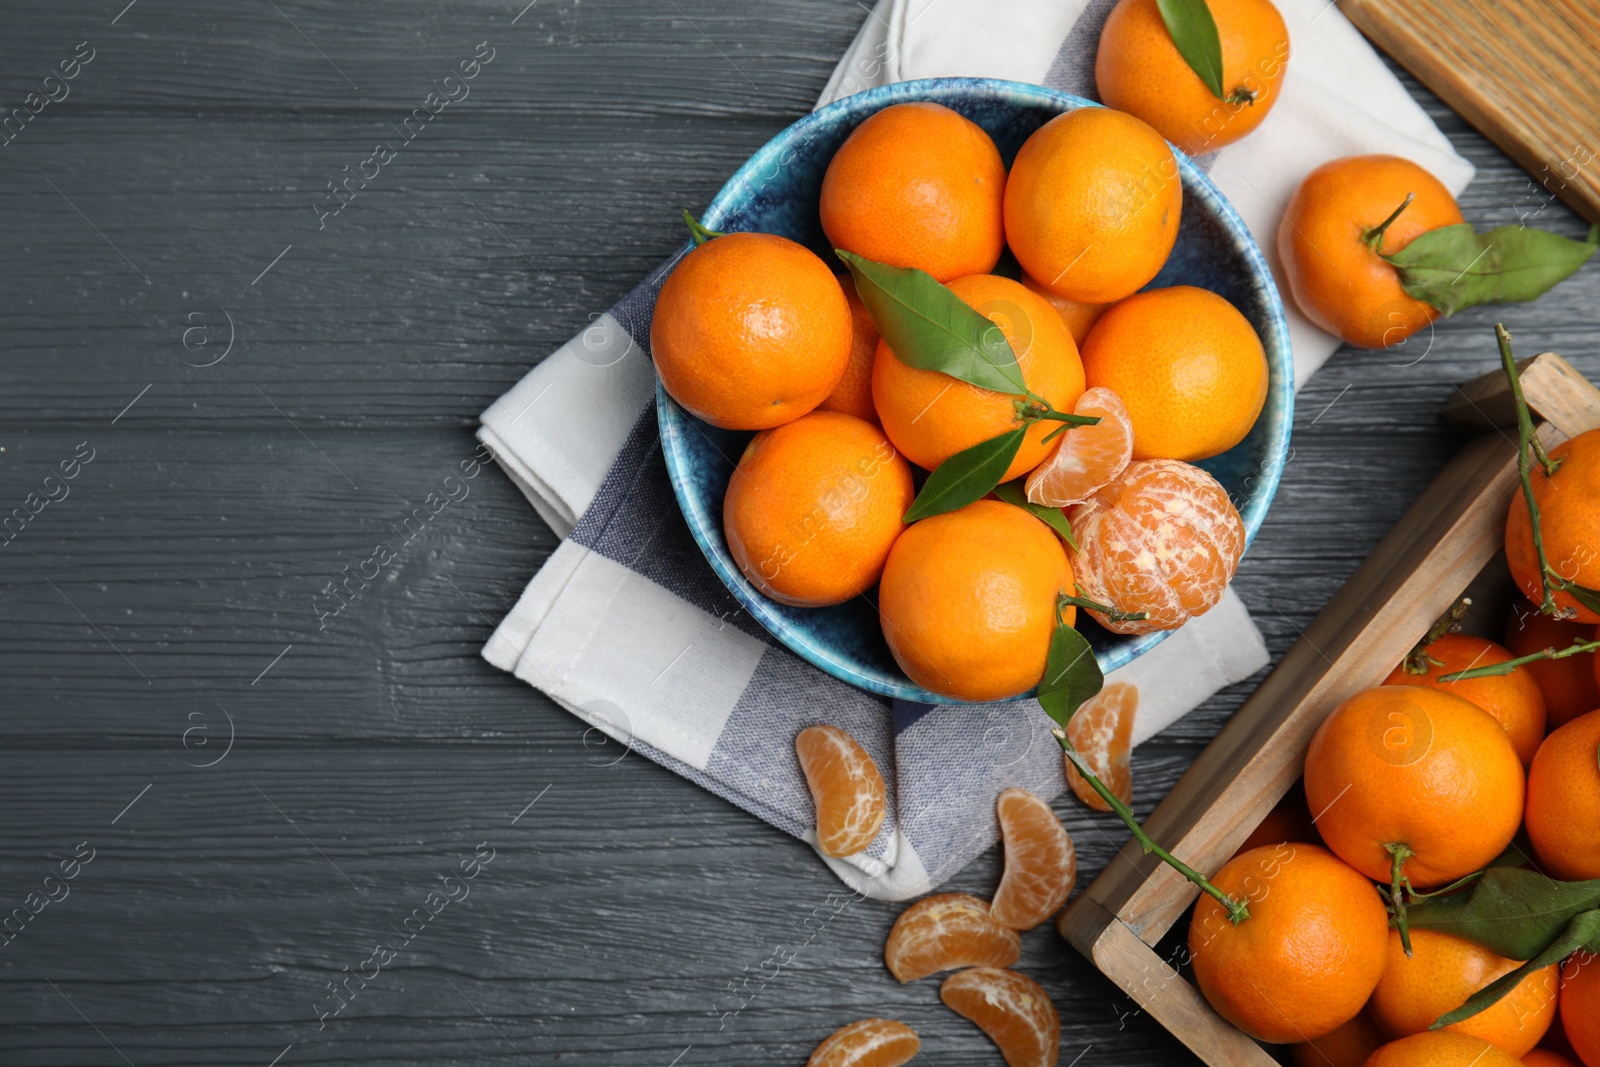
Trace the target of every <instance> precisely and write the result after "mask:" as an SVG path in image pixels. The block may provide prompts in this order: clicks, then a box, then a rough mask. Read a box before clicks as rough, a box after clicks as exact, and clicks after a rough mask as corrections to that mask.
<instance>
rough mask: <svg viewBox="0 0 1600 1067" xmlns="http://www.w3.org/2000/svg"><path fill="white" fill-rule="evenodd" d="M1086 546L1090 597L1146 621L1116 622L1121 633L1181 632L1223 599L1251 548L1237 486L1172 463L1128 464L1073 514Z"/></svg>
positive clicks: (1081, 565)
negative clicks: (1233, 490)
mask: <svg viewBox="0 0 1600 1067" xmlns="http://www.w3.org/2000/svg"><path fill="white" fill-rule="evenodd" d="M1068 517H1069V518H1070V520H1071V522H1072V529H1073V532H1074V533H1075V534H1076V535H1077V539H1078V543H1079V544H1080V545H1082V546H1083V547H1082V548H1081V549H1077V550H1074V551H1073V553H1072V558H1071V562H1072V573H1073V575H1074V576H1075V577H1076V579H1077V580H1078V582H1080V583H1081V584H1082V585H1083V592H1084V595H1085V596H1086V597H1088V598H1089V599H1090V600H1094V601H1098V602H1099V603H1101V604H1106V605H1108V606H1110V607H1113V608H1116V609H1117V610H1118V611H1123V612H1133V613H1136V612H1147V613H1148V614H1149V618H1147V619H1143V620H1129V621H1113V620H1112V619H1111V618H1108V617H1107V616H1106V615H1105V613H1103V612H1099V611H1090V612H1089V614H1091V615H1093V616H1094V617H1095V619H1096V621H1098V622H1099V623H1100V625H1102V626H1104V627H1105V628H1106V629H1108V630H1111V631H1112V632H1114V633H1119V634H1143V633H1150V632H1151V631H1153V630H1175V629H1177V628H1178V627H1179V626H1182V625H1183V624H1184V623H1185V622H1187V621H1188V620H1189V619H1191V618H1193V617H1194V616H1196V615H1204V614H1205V613H1206V612H1207V611H1210V610H1211V608H1212V607H1214V606H1215V605H1216V603H1217V601H1219V600H1221V599H1222V594H1223V592H1224V591H1225V590H1226V589H1227V588H1228V582H1229V581H1230V580H1232V578H1233V572H1234V570H1235V569H1236V568H1237V567H1238V566H1239V557H1240V556H1241V555H1243V554H1244V540H1245V534H1244V521H1243V520H1242V519H1241V518H1240V517H1239V510H1238V509H1237V508H1235V507H1234V506H1233V501H1232V500H1229V499H1228V491H1227V490H1226V489H1224V488H1222V486H1221V484H1220V483H1218V481H1217V480H1216V479H1215V478H1213V477H1211V475H1209V474H1207V473H1206V472H1205V471H1203V470H1201V469H1200V468H1199V467H1195V466H1192V465H1191V464H1188V463H1183V462H1180V461H1178V460H1173V459H1144V460H1138V461H1136V462H1134V463H1131V464H1129V466H1128V468H1127V470H1125V471H1123V472H1122V474H1121V475H1120V476H1119V477H1117V478H1115V479H1113V480H1112V482H1111V484H1109V485H1107V486H1105V487H1104V488H1102V489H1100V490H1099V491H1098V492H1096V493H1095V494H1094V495H1093V496H1091V497H1090V498H1089V499H1088V500H1086V501H1085V502H1084V503H1082V504H1079V505H1078V506H1077V507H1075V508H1073V509H1072V511H1071V513H1070V514H1069V516H1068Z"/></svg>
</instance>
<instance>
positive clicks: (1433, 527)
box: [1060, 353, 1600, 1067]
mask: <svg viewBox="0 0 1600 1067" xmlns="http://www.w3.org/2000/svg"><path fill="white" fill-rule="evenodd" d="M1519 366H1520V367H1521V374H1522V384H1523V392H1524V395H1525V396H1526V397H1527V400H1528V404H1529V406H1530V407H1531V408H1532V409H1533V411H1534V413H1535V418H1536V421H1537V422H1538V433H1539V437H1540V440H1541V441H1542V442H1543V443H1544V444H1545V445H1546V447H1551V446H1554V445H1555V444H1558V443H1559V442H1561V441H1563V440H1565V439H1567V438H1569V437H1572V436H1574V435H1576V434H1578V433H1581V432H1583V431H1584V430H1587V429H1592V428H1594V427H1596V426H1600V390H1596V389H1595V387H1594V386H1593V385H1591V384H1590V383H1589V382H1587V381H1586V380H1584V378H1583V377H1582V376H1581V375H1580V374H1578V373H1577V371H1575V370H1573V368H1572V367H1571V365H1570V364H1568V363H1567V362H1566V361H1565V360H1563V359H1562V358H1561V357H1560V356H1557V355H1554V354H1552V353H1545V354H1542V355H1538V356H1534V357H1533V358H1531V359H1528V360H1525V361H1523V362H1522V363H1521V364H1519ZM1444 416H1445V418H1446V419H1448V420H1449V421H1451V422H1454V423H1456V424H1457V425H1460V426H1465V427H1468V428H1471V429H1476V430H1482V431H1484V432H1483V433H1482V434H1481V436H1479V437H1477V438H1476V439H1474V440H1472V441H1470V442H1469V443H1468V444H1467V445H1466V446H1465V447H1464V448H1462V450H1461V452H1460V453H1459V454H1458V455H1457V456H1456V457H1455V459H1454V460H1452V461H1451V462H1450V464H1449V465H1448V466H1446V467H1445V469H1444V470H1443V471H1441V472H1440V474H1439V476H1438V477H1437V478H1435V479H1434V480H1433V483H1432V484H1431V485H1429V486H1428V488H1427V489H1426V490H1425V491H1424V492H1423V494H1422V495H1421V496H1420V497H1419V498H1418V499H1417V501H1416V503H1415V504H1413V505H1412V506H1411V508H1410V509H1409V510H1408V511H1407V512H1406V513H1405V515H1404V516H1403V517H1402V518H1401V520H1400V521H1399V523H1397V524H1396V526H1395V528H1394V529H1393V530H1391V531H1390V532H1389V534H1388V536H1387V537H1385V538H1384V539H1383V541H1382V542H1380V543H1379V545H1378V547H1377V548H1376V549H1375V550H1374V551H1373V553H1372V555H1371V556H1369V557H1368V558H1367V560H1366V561H1365V562H1364V563H1362V565H1361V566H1360V567H1358V568H1357V569H1356V571H1355V573H1354V574H1352V575H1351V576H1350V580H1349V581H1347V582H1346V583H1345V584H1344V586H1343V588H1341V589H1340V590H1339V592H1338V593H1336V594H1335V595H1334V597H1333V599H1332V600H1330V601H1329V602H1328V606H1327V607H1326V608H1324V609H1323V610H1322V613H1321V614H1319V615H1318V616H1317V617H1316V619H1314V620H1313V621H1312V623H1311V624H1310V625H1309V626H1308V627H1307V628H1306V629H1305V631H1304V632H1303V633H1302V635H1301V637H1300V639H1299V640H1298V641H1296V642H1295V644H1294V645H1293V646H1292V647H1291V648H1290V649H1289V651H1288V652H1287V653H1286V654H1285V655H1284V657H1283V660H1282V661H1281V662H1280V663H1279V664H1278V666H1277V667H1276V668H1275V669H1274V670H1273V671H1272V673H1271V674H1269V675H1268V676H1267V678H1266V680H1265V681H1263V682H1262V683H1261V687H1260V688H1259V689H1257V690H1256V692H1255V694H1254V695H1253V696H1251V698H1250V699H1249V700H1248V701H1246V702H1245V704H1244V706H1243V707H1241V708H1240V709H1239V711H1238V712H1237V713H1236V714H1235V715H1234V716H1233V718H1232V720H1231V721H1230V722H1229V723H1228V725H1227V726H1225V727H1224V728H1223V729H1222V731H1221V732H1220V733H1218V734H1217V736H1216V738H1215V739H1214V740H1213V741H1212V742H1211V744H1210V745H1208V746H1206V749H1205V751H1203V752H1202V753H1201V754H1200V756H1199V758H1198V759H1196V760H1195V762H1194V765H1193V766H1192V767H1190V768H1189V770H1188V772H1187V773H1185V774H1184V776H1183V777H1182V778H1181V779H1179V780H1178V783H1177V785H1176V786H1174V787H1173V789H1172V792H1171V793H1169V794H1168V795H1167V797H1166V799H1165V800H1163V801H1162V802H1161V804H1160V806H1158V807H1157V808H1156V810H1155V812H1154V813H1153V814H1152V815H1151V816H1150V818H1149V819H1148V820H1146V822H1145V829H1146V830H1147V831H1148V832H1149V834H1150V835H1151V837H1153V838H1154V839H1155V840H1156V841H1157V842H1159V843H1160V844H1161V845H1163V846H1165V847H1166V848H1167V849H1168V850H1170V851H1171V852H1172V853H1173V854H1174V855H1176V856H1177V857H1178V858H1179V859H1181V860H1184V861H1185V862H1187V863H1188V864H1190V865H1191V866H1194V867H1196V868H1198V869H1199V870H1202V871H1205V872H1207V873H1212V872H1215V871H1216V870H1217V869H1218V868H1219V867H1221V866H1222V864H1223V863H1225V862H1226V861H1227V860H1228V859H1229V857H1231V856H1232V855H1233V854H1234V853H1235V852H1236V851H1237V850H1238V848H1239V846H1240V844H1242V843H1243V841H1244V839H1245V838H1246V837H1248V836H1249V834H1250V832H1251V831H1252V830H1253V829H1254V828H1255V827H1256V826H1257V825H1258V824H1259V823H1260V822H1261V820H1262V818H1263V817H1265V815H1266V814H1267V812H1268V811H1270V810H1271V809H1272V807H1273V805H1275V804H1276V803H1277V802H1278V801H1279V800H1280V799H1281V798H1282V797H1283V795H1284V794H1285V793H1286V792H1287V791H1288V790H1289V788H1290V786H1292V785H1293V784H1294V782H1295V781H1296V780H1298V779H1299V778H1300V776H1301V773H1302V770H1303V768H1304V763H1305V753H1306V748H1307V746H1308V745H1309V744H1310V742H1311V735H1312V734H1313V733H1315V732H1316V729H1317V727H1318V726H1319V725H1320V724H1321V722H1322V720H1323V718H1324V717H1325V716H1326V715H1327V714H1328V713H1329V712H1330V711H1332V710H1333V708H1334V707H1335V706H1336V705H1337V704H1338V703H1339V702H1340V701H1341V700H1343V699H1344V698H1345V697H1346V696H1349V695H1350V694H1352V693H1354V692H1356V691H1358V690H1361V689H1366V688H1369V687H1371V686H1375V685H1378V684H1380V683H1381V682H1382V681H1383V679H1384V678H1385V677H1386V676H1387V675H1388V673H1389V671H1390V670H1391V669H1393V667H1394V665H1395V664H1396V663H1398V662H1400V660H1401V658H1402V657H1403V656H1404V655H1405V654H1406V652H1407V651H1409V650H1410V649H1411V647H1412V646H1413V645H1414V644H1415V643H1416V642H1417V641H1418V640H1419V639H1420V638H1421V637H1422V635H1423V634H1425V633H1426V632H1427V630H1428V627H1429V626H1430V625H1431V624H1432V623H1433V622H1434V620H1436V619H1437V618H1438V617H1439V616H1440V615H1441V614H1443V613H1444V612H1445V611H1446V610H1447V609H1449V607H1450V606H1451V605H1452V604H1453V603H1454V602H1455V601H1456V600H1457V599H1458V598H1459V597H1460V596H1461V595H1462V593H1463V591H1464V590H1466V589H1467V587H1468V586H1469V584H1471V583H1472V582H1473V581H1474V579H1475V578H1477V577H1478V575H1479V574H1480V572H1483V571H1484V570H1485V567H1486V565H1487V564H1489V563H1490V561H1491V560H1493V559H1494V557H1495V555H1496V553H1497V552H1498V551H1499V549H1500V547H1501V542H1502V540H1503V538H1504V529H1505V514H1506V508H1507V507H1508V506H1509V504H1510V501H1511V499H1512V494H1513V493H1514V492H1515V491H1517V449H1516V431H1515V429H1508V427H1514V426H1515V408H1514V406H1513V404H1512V401H1511V395H1510V391H1509V389H1508V387H1507V386H1506V382H1505V377H1504V375H1503V374H1502V372H1501V371H1499V370H1496V371H1494V372H1493V373H1490V374H1486V375H1484V376H1483V377H1481V378H1478V379H1476V380H1474V381H1472V382H1469V383H1467V384H1466V385H1463V386H1461V387H1460V388H1459V389H1458V390H1457V393H1456V395H1455V397H1454V398H1453V399H1452V400H1451V402H1450V403H1449V404H1448V405H1447V406H1446V408H1445V411H1444ZM1198 892H1199V890H1198V889H1196V888H1195V886H1193V885H1192V884H1191V883H1189V882H1188V881H1187V880H1186V879H1184V878H1183V876H1182V875H1180V874H1178V873H1177V872H1176V871H1174V870H1173V869H1172V868H1171V867H1168V866H1167V865H1165V864H1164V863H1162V862H1161V861H1160V860H1158V859H1156V858H1155V857H1154V856H1146V855H1144V854H1143V853H1142V852H1141V851H1140V849H1139V846H1138V844H1137V843H1136V842H1134V841H1133V840H1132V839H1130V840H1129V841H1128V843H1127V844H1126V845H1125V846H1124V847H1123V848H1122V850H1121V852H1119V853H1118V854H1117V855H1116V856H1114V857H1113V858H1112V860H1111V862H1110V863H1109V864H1108V865H1107V866H1106V868H1105V870H1104V871H1102V872H1101V873H1100V876H1099V877H1098V878H1096V879H1095V880H1094V882H1093V883H1091V884H1090V885H1089V887H1088V888H1087V889H1086V890H1085V891H1084V892H1083V894H1082V895H1081V896H1079V897H1078V899H1077V900H1076V901H1074V902H1073V904H1072V906H1071V907H1070V908H1068V909H1067V912H1066V914H1065V915H1064V916H1063V917H1062V920H1061V923H1060V929H1061V932H1062V934H1063V936H1065V937H1066V939H1067V940H1068V941H1069V942H1071V944H1072V945H1073V947H1075V948H1076V949H1077V950H1078V951H1079V952H1081V953H1083V954H1084V955H1085V956H1087V957H1088V958H1089V959H1090V960H1092V961H1093V962H1094V964H1095V966H1097V967H1099V968H1100V970H1101V971H1102V972H1104V973H1105V974H1106V975H1107V976H1108V977H1109V978H1110V979H1111V980H1112V981H1114V982H1116V983H1117V985H1118V986H1120V987H1121V988H1122V989H1123V990H1124V991H1125V992H1126V993H1127V994H1128V995H1129V996H1130V997H1132V998H1133V999H1134V1000H1135V1001H1136V1002H1137V1003H1138V1004H1139V1006H1140V1007H1141V1008H1142V1009H1143V1010H1144V1011H1146V1012H1148V1013H1149V1014H1150V1015H1152V1016H1154V1017H1155V1018H1156V1019H1158V1020H1159V1021H1160V1022H1161V1024H1162V1025H1163V1026H1165V1027H1166V1028H1167V1029H1168V1030H1170V1031H1172V1033H1173V1034H1175V1035H1176V1036H1177V1037H1178V1038H1179V1039H1180V1040H1182V1041H1183V1042H1184V1044H1186V1045H1188V1046H1189V1048H1190V1049H1192V1050H1193V1051H1194V1053H1195V1054H1196V1055H1197V1056H1199V1057H1200V1058H1201V1059H1202V1060H1204V1061H1205V1062H1206V1063H1208V1064H1212V1065H1215V1067H1221V1065H1224V1064H1227V1065H1252V1067H1268V1065H1272V1064H1274V1063H1275V1062H1276V1061H1275V1060H1274V1059H1273V1058H1272V1057H1271V1056H1270V1055H1269V1054H1268V1053H1267V1052H1266V1050H1265V1049H1264V1048H1263V1047H1262V1046H1261V1045H1259V1044H1257V1043H1256V1042H1255V1041H1254V1040H1253V1039H1252V1038H1250V1037H1248V1036H1246V1035H1245V1034H1244V1033H1242V1032H1241V1031H1239V1030H1238V1029H1236V1028H1235V1027H1234V1026H1232V1025H1231V1024H1230V1023H1228V1022H1227V1021H1226V1020H1224V1019H1223V1018H1222V1017H1221V1016H1219V1015H1217V1014H1216V1012H1214V1011H1212V1010H1211V1006H1210V1005H1209V1004H1207V1003H1206V1001H1205V998H1204V997H1202V996H1201V995H1200V992H1199V991H1198V990H1197V989H1195V987H1194V986H1193V985H1191V984H1190V983H1189V982H1188V981H1187V980H1186V979H1185V977H1184V976H1183V975H1182V974H1181V973H1179V971H1178V969H1177V968H1176V967H1174V966H1173V965H1172V964H1171V962H1170V961H1167V960H1163V959H1162V958H1161V957H1160V956H1158V955H1157V953H1156V951H1155V948H1154V946H1155V945H1156V943H1157V942H1158V941H1160V940H1161V938H1162V937H1163V936H1164V935H1165V934H1166V933H1167V931H1168V930H1169V929H1171V927H1172V926H1173V924H1174V923H1176V922H1177V921H1178V920H1179V919H1180V918H1182V917H1183V915H1184V913H1185V911H1186V910H1187V909H1188V907H1189V905H1190V904H1191V903H1192V902H1193V900H1194V899H1195V897H1196V895H1197V894H1198ZM1247 921H1248V920H1247Z"/></svg>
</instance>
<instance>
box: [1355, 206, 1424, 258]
mask: <svg viewBox="0 0 1600 1067" xmlns="http://www.w3.org/2000/svg"><path fill="white" fill-rule="evenodd" d="M1416 198H1417V194H1416V193H1407V194H1406V198H1405V199H1404V200H1402V201H1400V206H1399V207H1397V208H1395V209H1394V211H1393V212H1391V213H1390V215H1389V217H1388V218H1386V219H1384V220H1383V221H1382V222H1380V223H1378V224H1377V225H1376V226H1374V227H1373V228H1372V229H1370V230H1368V231H1367V232H1366V233H1364V234H1362V235H1361V239H1362V240H1363V241H1365V242H1366V244H1367V247H1368V248H1370V249H1372V250H1373V251H1374V252H1377V253H1378V254H1379V255H1382V251H1381V250H1382V248H1383V235H1384V234H1385V233H1387V232H1388V231H1389V227H1390V226H1391V225H1393V224H1394V220H1395V219H1397V218H1399V217H1400V213H1401V212H1402V211H1404V210H1405V209H1406V208H1408V207H1410V206H1411V201H1413V200H1415V199H1416Z"/></svg>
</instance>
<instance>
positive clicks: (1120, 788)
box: [1062, 682, 1139, 811]
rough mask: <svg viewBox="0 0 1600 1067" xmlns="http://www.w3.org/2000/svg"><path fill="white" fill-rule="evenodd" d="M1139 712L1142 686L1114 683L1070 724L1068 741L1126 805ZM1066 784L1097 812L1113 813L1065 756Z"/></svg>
mask: <svg viewBox="0 0 1600 1067" xmlns="http://www.w3.org/2000/svg"><path fill="white" fill-rule="evenodd" d="M1138 710H1139V687H1138V686H1136V685H1134V684H1133V683H1131V682H1112V683H1111V684H1110V685H1108V686H1106V687H1105V688H1104V689H1102V690H1100V692H1098V693H1096V694H1095V695H1094V696H1093V697H1090V698H1089V699H1088V700H1087V701H1085V702H1084V705H1083V706H1082V707H1081V708H1079V709H1078V711H1077V713H1076V714H1075V715H1073V716H1072V721H1071V722H1069V723H1067V740H1068V741H1070V742H1071V743H1072V747H1073V748H1074V749H1075V750H1076V751H1077V753H1078V755H1079V756H1081V757H1083V761H1084V762H1085V763H1087V764H1088V765H1089V770H1090V771H1092V772H1094V776H1095V777H1096V778H1098V779H1100V784H1101V785H1104V786H1105V787H1106V788H1107V789H1109V790H1110V791H1111V795H1112V796H1114V797H1116V798H1117V799H1118V800H1120V801H1122V802H1123V803H1124V804H1128V803H1131V802H1132V800H1133V771H1132V769H1131V768H1130V767H1129V766H1128V750H1129V749H1130V748H1131V747H1132V738H1133V715H1134V712H1136V711H1138ZM1062 759H1063V761H1064V762H1065V765H1066V771H1067V784H1068V785H1070V786H1071V787H1072V791H1073V792H1074V793H1076V794H1077V796H1078V799H1079V800H1081V801H1083V802H1084V803H1085V804H1087V805H1089V806H1090V807H1091V808H1094V809H1095V810H1096V811H1110V810H1111V805H1110V804H1108V803H1106V802H1105V800H1104V799H1103V798H1102V797H1101V796H1100V794H1099V793H1096V792H1095V791H1094V787H1093V786H1091V785H1090V784H1089V782H1088V779H1086V778H1084V776H1083V775H1081V774H1079V773H1078V768H1077V767H1076V766H1075V765H1074V764H1073V762H1072V760H1071V758H1070V757H1068V756H1066V755H1063V756H1062Z"/></svg>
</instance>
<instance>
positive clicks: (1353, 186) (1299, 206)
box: [1278, 155, 1463, 348]
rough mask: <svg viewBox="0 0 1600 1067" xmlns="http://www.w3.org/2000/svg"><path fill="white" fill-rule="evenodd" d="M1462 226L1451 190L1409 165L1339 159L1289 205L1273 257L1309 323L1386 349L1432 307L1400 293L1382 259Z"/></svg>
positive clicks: (1428, 316) (1433, 313)
mask: <svg viewBox="0 0 1600 1067" xmlns="http://www.w3.org/2000/svg"><path fill="white" fill-rule="evenodd" d="M1402 205H1404V206H1403V207H1402ZM1462 221H1463V219H1462V216H1461V209H1460V208H1459V207H1458V206H1456V200H1455V197H1453V196H1451V195H1450V190H1449V189H1446V188H1445V187H1444V183H1442V182H1440V181H1439V179H1438V178H1435V177H1434V176H1433V175H1432V174H1429V173H1428V172H1427V171H1426V170H1424V169H1423V168H1422V167H1419V166H1418V165H1417V164H1415V163H1413V162H1411V161H1410V160H1408V159H1402V158H1400V157H1399V156H1388V155H1372V156H1346V157H1345V158H1343V159H1335V160H1333V161H1332V162H1329V163H1324V164H1323V165H1322V166H1320V167H1318V168H1317V169H1316V170H1313V171H1312V172H1311V173H1310V174H1308V175H1306V177H1305V179H1304V180H1303V181H1302V182H1301V183H1300V186H1299V188H1297V189H1296V190H1295V191H1294V195H1293V196H1292V197H1290V198H1289V206H1288V207H1287V208H1285V209H1284V213H1283V221H1282V222H1281V223H1280V224H1279V226H1278V256H1279V259H1280V260H1281V261H1282V264H1283V274H1284V277H1285V278H1286V279H1287V280H1288V283H1289V291H1290V292H1291V293H1293V294H1294V302H1295V303H1296V304H1298V305H1299V307H1300V310H1301V311H1303V312H1304V313H1305V315H1306V318H1308V319H1310V320H1311V321H1312V322H1314V323H1316V324H1317V325H1318V326H1320V327H1322V328H1323V329H1324V330H1327V331H1328V332H1329V333H1331V334H1334V335H1336V336H1338V337H1339V338H1340V339H1341V340H1344V341H1347V342H1349V343H1350V344H1353V345H1357V346H1359V347H1361V348H1388V347H1389V346H1391V345H1397V344H1400V343H1401V342H1402V341H1404V340H1405V339H1406V338H1408V337H1410V336H1411V335H1412V334H1414V333H1416V332H1417V331H1418V330H1420V329H1422V328H1423V327H1424V326H1427V325H1428V324H1429V323H1431V322H1433V320H1434V319H1437V318H1438V317H1439V309H1438V308H1435V307H1434V306H1432V305H1431V304H1427V303H1424V302H1423V301H1421V300H1418V299H1416V298H1415V297H1412V296H1409V295H1407V293H1406V291H1405V288H1404V287H1403V286H1402V285H1401V284H1400V274H1399V272H1398V271H1397V270H1396V269H1395V268H1394V266H1393V265H1392V264H1390V263H1389V262H1388V261H1386V260H1385V259H1384V258H1383V256H1384V255H1385V254H1392V253H1395V252H1398V251H1399V250H1400V249H1402V248H1405V247H1406V245H1408V244H1410V243H1411V242H1412V241H1414V240H1416V239H1417V238H1418V237H1419V236H1421V235H1422V234H1424V233H1427V232H1428V231H1429V230H1435V229H1438V228H1439V227H1441V226H1452V225H1455V224H1456V223H1459V222H1462Z"/></svg>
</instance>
